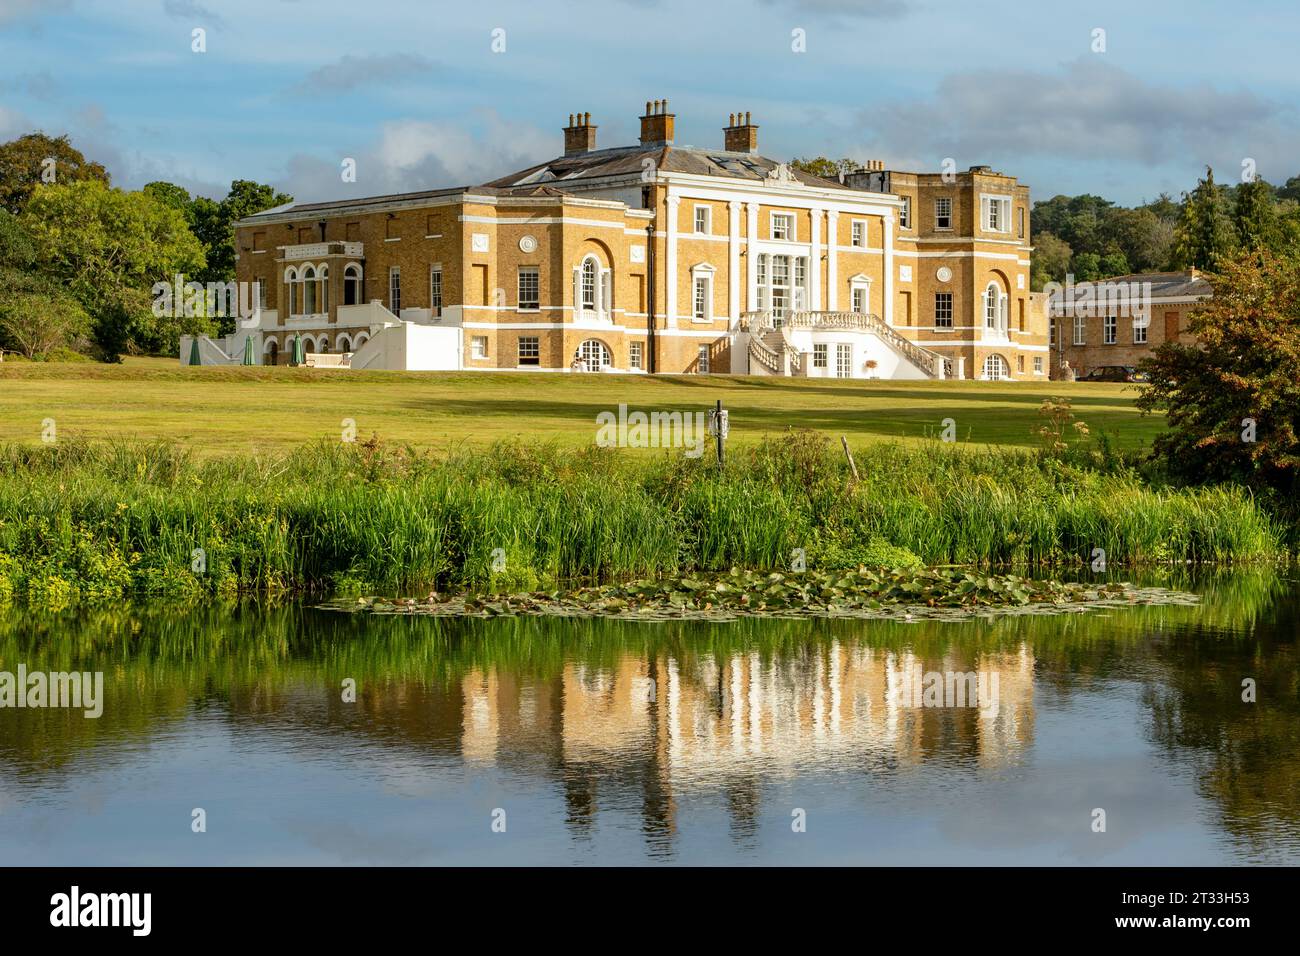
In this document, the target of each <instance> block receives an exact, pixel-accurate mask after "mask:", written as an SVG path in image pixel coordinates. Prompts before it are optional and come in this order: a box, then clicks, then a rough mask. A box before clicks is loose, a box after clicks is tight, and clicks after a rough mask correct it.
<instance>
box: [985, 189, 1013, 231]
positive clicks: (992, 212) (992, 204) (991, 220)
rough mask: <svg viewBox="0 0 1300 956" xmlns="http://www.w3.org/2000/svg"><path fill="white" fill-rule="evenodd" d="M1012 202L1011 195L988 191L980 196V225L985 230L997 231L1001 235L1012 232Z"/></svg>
mask: <svg viewBox="0 0 1300 956" xmlns="http://www.w3.org/2000/svg"><path fill="white" fill-rule="evenodd" d="M1011 204H1012V199H1011V197H1010V196H1004V195H1000V194H998V193H986V194H983V195H981V196H980V225H981V227H982V228H983V229H984V231H985V232H996V233H998V234H999V235H1010V234H1011ZM995 217H996V221H995Z"/></svg>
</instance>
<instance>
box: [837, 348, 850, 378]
mask: <svg viewBox="0 0 1300 956" xmlns="http://www.w3.org/2000/svg"><path fill="white" fill-rule="evenodd" d="M835 377H836V378H852V377H853V343H851V342H836V343H835Z"/></svg>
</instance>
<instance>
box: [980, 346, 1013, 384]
mask: <svg viewBox="0 0 1300 956" xmlns="http://www.w3.org/2000/svg"><path fill="white" fill-rule="evenodd" d="M1009 372H1010V367H1009V366H1008V365H1007V360H1006V359H1004V358H1003V357H1002V356H1001V355H998V354H997V353H996V352H995V353H994V354H992V355H990V356H989V357H988V358H986V359H985V360H984V380H985V381H987V382H1003V381H1006V380H1007V379H1009V378H1010V377H1011V375H1010V374H1009Z"/></svg>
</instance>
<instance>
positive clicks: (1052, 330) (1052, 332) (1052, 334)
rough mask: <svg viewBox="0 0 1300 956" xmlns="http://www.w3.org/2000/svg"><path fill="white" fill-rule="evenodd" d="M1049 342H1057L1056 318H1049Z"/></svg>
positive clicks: (1050, 343) (1049, 343) (1053, 343)
mask: <svg viewBox="0 0 1300 956" xmlns="http://www.w3.org/2000/svg"><path fill="white" fill-rule="evenodd" d="M1047 344H1048V345H1055V344H1056V319H1054V318H1052V319H1048V320H1047Z"/></svg>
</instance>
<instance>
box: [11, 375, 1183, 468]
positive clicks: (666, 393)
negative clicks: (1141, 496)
mask: <svg viewBox="0 0 1300 956" xmlns="http://www.w3.org/2000/svg"><path fill="white" fill-rule="evenodd" d="M1137 394H1138V392H1137V389H1135V388H1134V387H1133V386H1129V385H1117V384H1083V383H1065V382H970V381H963V382H930V381H924V382H902V381H900V382H891V381H862V380H849V379H823V380H817V379H778V378H757V377H749V376H729V375H708V376H704V375H671V376H656V377H647V376H644V375H640V376H637V375H553V374H546V373H538V374H531V373H518V374H514V373H512V374H500V375H497V374H484V373H482V372H465V373H456V372H351V371H349V372H340V371H326V370H318V369H294V368H244V367H242V366H240V367H231V368H183V367H181V366H180V365H178V364H177V363H176V362H175V361H172V360H166V361H163V360H156V359H133V360H131V361H130V362H129V363H128V364H126V365H120V366H118V365H102V364H98V363H80V364H59V363H31V362H28V363H20V362H5V363H3V364H0V441H12V442H26V443H31V444H35V443H38V442H40V440H41V436H42V432H43V430H44V429H45V427H46V426H45V424H44V423H45V422H46V420H47V419H52V420H53V422H54V424H55V426H56V428H57V431H58V434H59V436H60V437H61V438H69V439H71V438H74V437H82V438H90V439H99V438H107V439H115V438H120V437H121V436H123V435H132V436H134V437H136V438H140V439H143V440H148V441H176V442H179V443H183V444H185V445H186V446H187V447H190V448H192V449H194V450H195V451H196V452H197V453H199V454H200V455H205V456H215V455H225V454H248V453H252V452H259V453H265V452H272V453H286V452H289V451H291V450H293V449H294V448H296V447H297V446H299V445H301V444H302V443H303V442H306V441H313V440H317V439H326V440H329V441H338V440H339V434H340V431H341V428H342V422H343V420H344V419H350V420H351V421H354V422H355V423H356V428H357V433H358V434H359V435H360V436H362V437H365V436H368V435H371V434H374V433H378V434H380V435H382V436H384V437H385V438H387V439H389V440H392V441H400V442H410V443H412V444H415V445H419V446H421V447H425V448H439V449H443V450H445V449H447V448H450V447H455V446H457V445H460V444H473V445H476V446H478V447H487V446H489V445H491V444H492V443H494V442H496V441H501V440H515V439H522V440H527V441H555V442H559V443H561V444H564V445H567V446H570V447H579V446H585V445H589V444H591V443H592V441H593V440H594V438H595V434H596V416H597V415H598V414H600V413H601V412H606V411H617V409H618V407H619V404H620V403H627V405H628V406H629V407H630V408H633V409H638V408H640V409H646V410H652V409H656V410H678V411H704V410H705V409H707V408H710V407H712V406H713V403H714V402H715V401H718V400H721V401H722V403H723V404H724V405H725V406H726V407H727V408H728V409H729V410H730V412H731V437H732V440H733V441H734V442H736V443H737V444H740V443H753V442H757V441H759V440H761V439H762V438H763V437H764V436H765V435H770V434H779V433H781V432H784V431H785V429H786V428H787V427H788V426H789V425H791V424H794V425H798V426H800V427H809V428H815V429H817V430H819V431H822V432H823V433H825V434H827V435H829V436H830V437H831V438H833V439H835V440H838V439H839V436H840V435H841V434H843V435H847V436H848V438H849V440H850V441H851V442H853V443H854V445H855V446H860V445H864V444H867V443H869V442H878V441H895V442H907V443H921V442H924V441H926V440H927V439H928V438H932V437H934V436H935V435H936V434H937V433H938V432H939V430H940V429H941V428H942V427H943V426H942V422H943V420H944V419H946V418H951V419H952V420H953V422H954V423H955V426H956V434H957V437H958V440H959V441H961V442H964V443H966V444H969V445H975V446H983V445H996V446H1012V447H1021V448H1026V449H1029V448H1032V447H1036V446H1037V444H1038V441H1037V439H1035V438H1034V437H1033V432H1034V430H1035V429H1036V428H1037V427H1038V426H1039V425H1040V424H1041V419H1040V417H1039V414H1038V407H1039V405H1040V403H1041V402H1042V400H1043V399H1044V398H1047V397H1050V396H1053V395H1063V396H1066V397H1068V398H1069V399H1070V400H1071V401H1072V402H1073V405H1074V411H1075V413H1076V414H1077V415H1078V417H1079V418H1080V419H1081V420H1082V421H1085V422H1087V423H1088V425H1089V427H1090V428H1092V430H1093V432H1094V434H1096V433H1100V432H1105V433H1106V434H1108V435H1109V436H1111V438H1112V439H1113V441H1114V442H1115V444H1116V446H1117V447H1119V448H1122V449H1127V450H1133V449H1137V448H1140V447H1146V446H1149V445H1150V443H1151V441H1152V439H1153V438H1154V437H1155V435H1157V434H1158V433H1159V432H1160V431H1161V430H1162V429H1163V427H1164V419H1163V416H1159V415H1156V416H1149V417H1146V418H1144V417H1142V416H1141V415H1140V414H1139V412H1138V410H1137V408H1136V407H1135V406H1134V401H1135V399H1136V398H1137ZM647 454H648V453H647Z"/></svg>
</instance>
